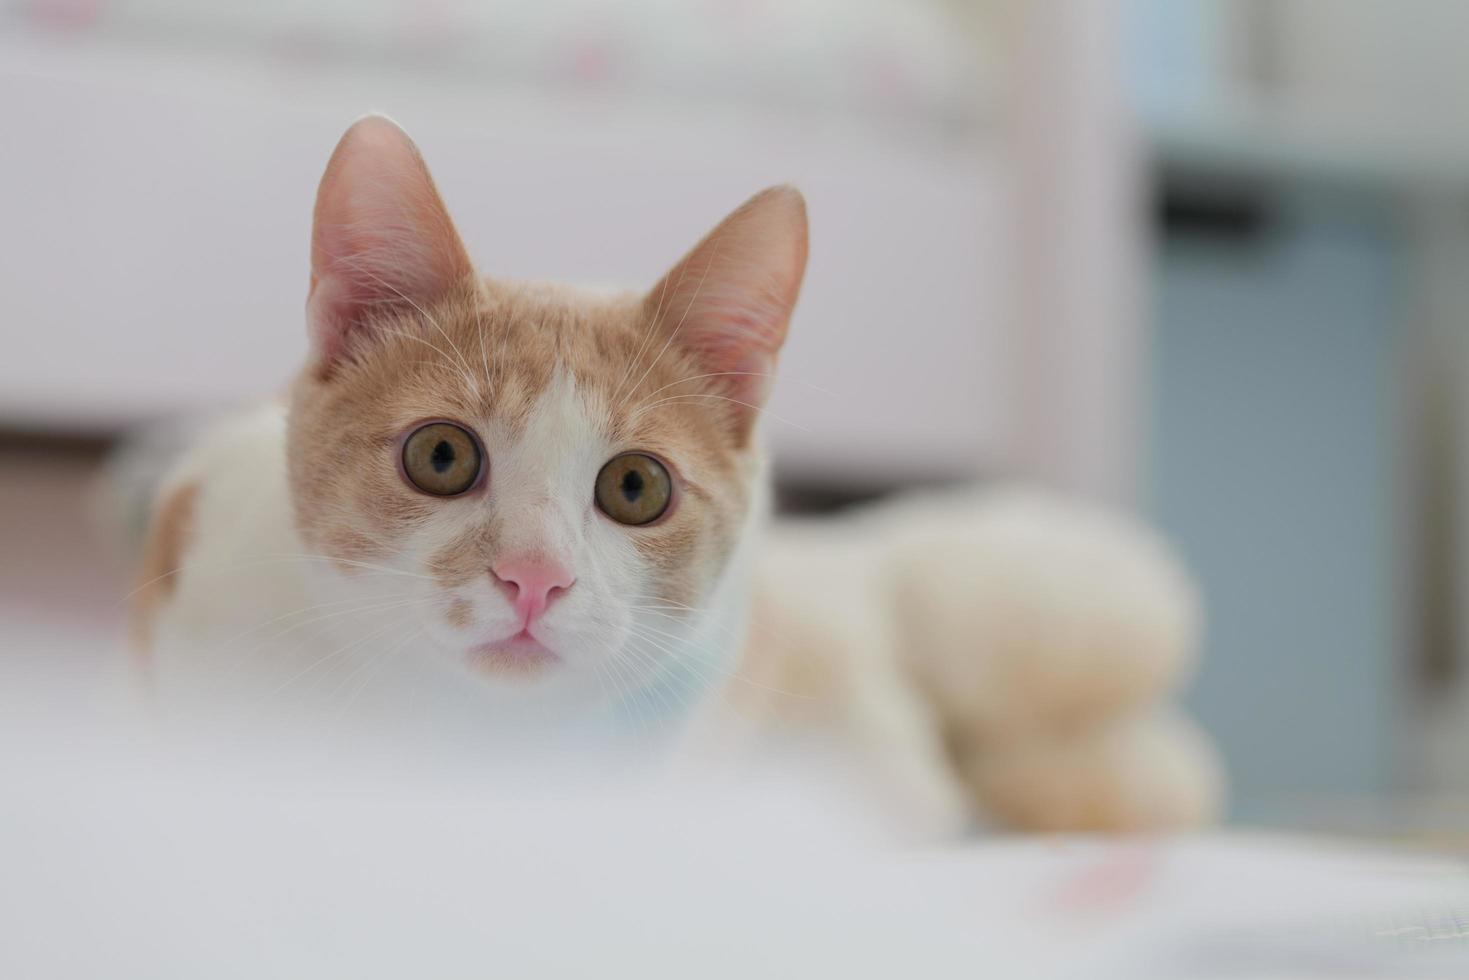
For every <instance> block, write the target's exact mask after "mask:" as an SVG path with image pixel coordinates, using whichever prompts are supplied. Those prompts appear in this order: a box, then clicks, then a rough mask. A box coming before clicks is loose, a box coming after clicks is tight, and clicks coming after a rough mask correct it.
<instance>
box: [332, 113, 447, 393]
mask: <svg viewBox="0 0 1469 980" xmlns="http://www.w3.org/2000/svg"><path fill="white" fill-rule="evenodd" d="M473 274H474V269H473V266H472V265H471V264H470V261H469V256H468V254H467V253H466V252H465V250H464V244H463V243H462V242H461V241H460V239H459V234H458V232H456V231H455V230H454V223H453V222H452V221H451V220H450V219H449V212H448V211H447V210H446V209H445V208H444V202H443V200H442V199H441V198H440V197H439V192H438V190H437V189H436V188H435V187H434V181H433V178H432V177H431V176H429V172H428V167H427V165H425V164H424V162H423V157H422V156H420V155H419V152H418V147H417V146H415V145H414V144H413V141H412V140H411V139H409V138H408V134H407V133H405V132H403V130H402V129H400V128H399V127H398V124H397V123H395V122H393V121H392V120H391V119H388V118H387V117H386V116H365V117H363V118H362V119H359V120H358V121H357V122H356V123H354V124H353V125H352V127H351V128H350V129H348V130H347V132H346V133H345V134H344V135H343V136H342V139H341V141H340V142H338V143H337V148H336V151H335V152H333V153H332V158H331V161H330V162H329V163H328V164H327V166H326V173H325V174H323V175H322V178H321V186H320V188H319V189H318V190H317V192H316V212H315V220H314V221H313V223H312V228H311V292H310V293H309V294H308V296H307V299H306V319H307V323H308V326H309V327H310V331H311V346H312V353H313V355H314V357H315V359H316V363H317V366H318V367H319V368H320V369H321V370H322V371H330V370H331V368H332V367H333V366H334V365H335V364H336V363H337V362H338V361H340V360H341V359H342V358H344V357H348V356H350V355H351V354H352V352H353V351H355V350H358V349H360V348H361V347H362V346H363V345H364V344H367V343H370V342H371V340H372V337H371V329H370V327H371V324H372V322H373V320H374V317H375V316H376V315H377V314H378V313H380V312H381V311H382V310H384V309H392V308H394V307H398V306H401V307H404V308H406V309H409V310H412V309H415V308H417V309H420V310H421V309H422V308H424V307H426V306H428V305H429V304H431V303H433V302H434V301H436V300H437V299H439V298H440V297H441V296H443V295H444V294H445V293H447V292H449V291H450V290H452V289H454V288H456V287H459V286H462V285H463V284H464V283H465V282H466V281H467V280H469V279H470V278H471V277H472V276H473Z"/></svg>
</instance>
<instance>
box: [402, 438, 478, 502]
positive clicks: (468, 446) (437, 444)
mask: <svg viewBox="0 0 1469 980" xmlns="http://www.w3.org/2000/svg"><path fill="white" fill-rule="evenodd" d="M479 471H480V451H479V442H478V441H477V440H476V439H475V438H474V436H472V435H470V433H469V430H468V429H465V428H463V427H462V426H458V425H455V424H454V423H452V422H430V423H429V424H428V425H425V426H422V427H421V428H419V429H417V430H415V431H414V433H413V434H412V435H410V436H409V437H408V439H407V440H406V441H405V442H404V443H403V474H404V475H405V476H406V477H408V482H410V483H412V484H413V485H414V486H415V487H417V488H418V489H420V490H422V491H423V492H424V493H431V494H433V495H434V496H436V497H453V496H455V495H456V494H461V493H463V492H464V491H466V490H468V489H469V488H470V487H472V486H474V484H475V482H476V481H477V480H478V479H479Z"/></svg>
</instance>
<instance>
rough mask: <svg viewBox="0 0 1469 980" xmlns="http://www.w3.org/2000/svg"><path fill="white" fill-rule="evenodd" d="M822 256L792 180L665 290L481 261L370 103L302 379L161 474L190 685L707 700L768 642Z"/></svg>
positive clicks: (165, 557)
mask: <svg viewBox="0 0 1469 980" xmlns="http://www.w3.org/2000/svg"><path fill="white" fill-rule="evenodd" d="M805 262H806V213H805V205H804V202H803V200H802V198H801V196H800V194H798V193H797V192H796V191H794V190H792V189H790V188H785V187H776V188H771V189H769V190H767V191H764V192H762V193H760V194H758V195H756V196H755V197H753V198H751V199H750V200H749V201H747V202H746V203H745V204H744V205H742V206H741V207H740V208H738V209H737V210H736V211H734V212H733V213H732V214H731V215H730V216H729V217H727V218H726V219H725V220H724V221H723V223H721V224H720V225H719V226H718V227H717V228H716V229H715V230H714V231H713V232H712V233H710V235H709V236H708V237H707V238H705V239H704V240H703V241H702V242H700V243H699V244H698V245H697V246H696V247H695V248H694V249H693V250H692V251H690V252H689V253H688V255H686V256H685V257H684V258H683V259H682V260H681V261H679V262H678V263H677V264H675V265H674V266H673V268H672V270H671V271H670V272H669V273H668V274H667V275H666V276H665V277H664V278H663V279H662V280H661V282H659V283H657V284H656V285H654V286H653V287H652V288H651V289H650V290H648V292H647V293H645V294H631V293H630V294H625V295H613V296H605V295H599V294H594V293H590V292H584V291H580V290H577V289H573V288H570V287H564V286H555V285H549V284H539V283H520V282H509V281H504V280H500V279H494V278H490V279H485V278H481V277H480V276H479V275H478V274H477V273H476V271H475V270H474V268H473V267H472V265H471V263H470V261H469V258H468V256H467V255H466V253H465V250H464V246H463V245H462V243H461V241H460V239H459V237H458V235H457V233H456V232H455V229H454V225H453V223H452V222H451V221H450V218H449V215H448V213H447V211H446V210H445V208H444V205H443V203H442V201H441V199H440V197H439V195H438V193H437V191H436V189H435V187H434V184H433V181H432V179H431V178H430V176H429V172H428V170H427V168H426V166H425V165H424V162H423V160H422V158H421V157H420V155H419V153H418V150H417V149H416V147H415V146H414V144H413V143H412V142H411V141H410V140H409V139H408V137H407V136H406V135H405V134H404V133H403V131H402V130H401V129H399V128H398V126H397V125H396V124H394V123H392V122H391V121H389V120H387V119H385V118H382V117H378V116H369V117H367V118H364V119H362V120H360V121H359V122H357V123H356V124H355V125H353V126H352V127H351V129H349V130H348V132H347V133H346V135H344V136H343V137H342V140H341V142H340V143H339V144H338V146H337V148H336V152H335V153H334V154H333V156H332V158H331V161H330V163H329V164H328V166H327V169H326V173H325V175H324V176H323V178H322V181H321V186H320V190H319V192H318V196H317V202H316V211H315V222H314V227H313V232H312V247H311V289H310V294H309V298H308V301H307V323H308V328H309V332H310V339H311V349H310V356H309V361H308V363H307V364H306V365H305V367H304V368H303V370H302V371H301V373H300V375H299V376H298V378H297V379H296V381H295V383H294V385H293V387H292V388H291V391H290V395H289V399H288V401H287V402H286V403H285V404H283V405H275V406H270V407H267V408H265V409H262V410H261V411H259V412H257V413H255V414H253V415H250V416H247V417H245V418H242V419H240V420H238V421H236V422H234V423H231V424H228V425H225V426H223V427H221V428H220V429H219V430H218V431H216V432H215V433H213V434H212V435H210V436H209V437H208V438H206V439H205V440H204V442H203V444H202V445H201V446H199V447H198V448H196V449H195V450H194V451H192V452H191V453H190V454H189V456H188V457H187V458H186V459H185V460H184V461H183V462H182V464H180V465H179V466H178V467H177V469H176V471H175V472H174V473H173V474H172V475H171V477H170V478H169V479H168V481H167V483H166V486H165V487H164V488H163V491H162V493H161V495H160V497H159V501H158V504H157V508H156V512H155V513H156V517H155V520H154V526H153V529H152V531H151V534H150V539H149V543H148V546H147V554H146V560H145V565H146V568H145V570H144V573H143V574H144V579H145V582H146V585H145V587H144V589H143V590H142V592H141V593H140V599H141V607H142V608H141V616H140V625H141V627H142V631H143V633H144V635H145V637H146V643H145V645H146V646H147V648H148V649H149V651H150V657H151V660H152V664H151V670H152V673H153V675H154V678H155V683H156V684H157V685H158V686H159V687H160V688H161V689H162V691H163V693H164V695H165V698H164V700H165V701H168V700H170V698H169V697H168V694H169V692H170V690H171V689H176V688H178V687H179V686H180V685H181V684H187V685H188V692H189V693H188V696H187V697H184V698H177V699H172V700H176V701H188V700H190V699H199V698H200V695H201V692H206V693H209V694H212V695H218V696H219V697H218V698H217V699H214V700H217V701H225V702H228V701H230V700H233V701H234V702H236V703H237V705H239V706H241V707H244V706H246V704H247V702H248V705H249V707H250V708H251V710H255V709H261V710H267V711H269V712H271V713H275V712H277V711H279V710H281V709H282V708H283V707H285V706H287V705H289V704H290V703H291V701H292V700H293V699H304V700H306V701H308V702H309V701H310V700H311V698H312V694H311V693H310V692H311V690H312V689H313V688H314V687H324V688H326V689H327V691H328V693H331V694H333V696H334V697H335V698H336V700H338V701H340V702H341V703H343V704H346V703H347V702H348V701H351V702H352V703H354V705H357V704H361V703H371V702H372V701H373V698H374V696H378V706H379V707H389V706H390V705H389V702H391V701H392V700H393V699H394V698H399V699H401V700H402V702H404V703H406V702H407V701H408V700H409V698H410V696H412V697H415V698H416V697H421V695H422V692H421V691H419V690H418V688H419V687H422V686H424V685H428V686H432V687H436V689H438V690H444V689H454V688H458V689H460V690H462V691H473V692H475V694H474V695H473V696H472V697H471V696H469V695H459V696H460V697H469V698H470V700H471V701H473V700H474V699H475V698H481V697H482V698H483V701H484V704H482V705H481V704H477V703H476V704H468V705H466V707H467V708H468V710H469V711H470V712H471V713H474V712H478V713H480V714H482V715H484V716H485V717H486V718H489V719H492V720H494V721H496V722H509V723H511V724H514V725H519V724H533V723H535V724H539V723H543V722H544V723H549V724H550V725H551V726H552V727H554V726H556V725H557V724H558V723H564V724H566V725H568V726H573V727H575V726H582V725H586V724H600V723H602V722H608V721H615V719H616V718H617V717H618V716H619V715H621V714H625V713H628V712H634V713H636V714H637V715H638V716H639V717H640V718H641V719H644V720H645V719H646V718H647V716H648V715H650V714H652V713H654V712H655V711H659V712H667V713H670V714H672V713H677V712H678V711H680V710H681V709H682V703H684V702H689V703H692V702H695V701H696V700H697V696H698V694H699V693H700V692H701V691H703V690H704V689H706V688H708V687H709V686H710V685H711V684H712V683H713V682H714V681H715V680H717V679H719V678H720V677H721V676H722V675H723V674H724V673H727V672H728V671H729V670H730V665H731V664H732V662H733V661H734V659H735V657H736V655H737V653H738V651H739V648H740V644H741V634H742V626H743V623H744V619H745V609H744V598H743V591H744V581H745V578H746V574H745V572H744V570H743V568H742V565H743V557H742V556H743V553H744V548H743V547H742V546H743V545H744V544H745V543H746V542H747V541H748V539H749V537H750V534H749V532H748V529H749V527H750V525H751V524H752V522H753V521H754V520H755V519H756V516H757V515H758V514H759V513H760V511H761V509H762V502H763V499H764V497H765V481H764V461H763V457H762V455H761V453H760V451H759V447H758V442H757V439H756V431H755V430H756V426H755V423H756V420H757V416H758V414H759V408H760V404H761V403H762V402H763V401H764V398H765V394H766V392H767V390H768V388H769V385H768V380H769V378H770V377H771V376H772V374H773V371H774V366H775V362H776V357H777V354H778V353H779V350H780V348H781V344H782V342H783V340H784V338H785V333H786V327H787V324H788V322H789V319H790V315H791V310H792V308H793V306H794V304H795V302H796V297H797V293H798V291H799V289H800V285H801V279H802V275H803V272H804V268H805ZM359 689H360V693H359ZM204 700H206V701H207V700H210V699H204ZM265 701H269V702H270V703H269V704H264V703H263V702H265ZM396 707H397V708H398V709H399V710H400V711H406V710H407V709H406V708H405V707H404V706H403V704H399V705H397V706H396ZM211 710H212V711H214V712H216V713H217V711H218V707H217V705H216V707H215V708H213V709H211ZM311 710H314V709H311V708H306V709H305V712H303V713H309V712H310V711H311Z"/></svg>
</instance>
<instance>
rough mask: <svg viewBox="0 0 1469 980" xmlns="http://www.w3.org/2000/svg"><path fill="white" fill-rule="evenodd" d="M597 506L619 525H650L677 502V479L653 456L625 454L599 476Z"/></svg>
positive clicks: (615, 459)
mask: <svg viewBox="0 0 1469 980" xmlns="http://www.w3.org/2000/svg"><path fill="white" fill-rule="evenodd" d="M596 495H597V506H598V507H600V508H602V513H604V514H606V515H607V516H608V517H610V518H612V519H613V520H614V521H617V522H618V523H619V524H633V525H637V524H648V523H651V522H652V521H656V520H657V519H658V518H660V517H662V516H663V512H664V511H666V510H667V509H668V504H669V502H670V501H672V500H673V480H672V479H670V478H669V476H668V470H667V469H665V468H664V466H663V464H662V463H660V462H658V461H657V460H656V459H654V458H653V457H652V456H648V455H646V454H644V453H623V454H622V455H621V456H614V457H613V458H612V459H610V460H608V461H607V465H605V466H603V467H602V471H601V472H600V473H598V474H597V491H596Z"/></svg>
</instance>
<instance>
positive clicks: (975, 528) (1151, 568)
mask: <svg viewBox="0 0 1469 980" xmlns="http://www.w3.org/2000/svg"><path fill="white" fill-rule="evenodd" d="M756 581H757V583H758V584H757V591H756V598H755V603H754V608H755V614H754V618H753V622H752V627H751V637H750V643H749V645H748V648H747V654H746V659H745V661H744V662H743V663H742V673H741V676H742V677H744V678H746V679H747V680H748V681H749V683H736V684H733V685H731V686H730V688H729V695H730V697H731V699H732V701H733V703H734V706H735V716H736V717H737V718H744V719H752V720H755V724H754V726H753V729H754V730H752V729H751V728H750V727H747V728H746V729H745V734H746V735H747V736H749V735H754V736H757V737H758V736H761V735H764V734H767V733H769V732H777V733H780V737H783V736H788V735H789V734H791V733H799V732H811V731H816V732H822V733H836V734H837V736H838V737H839V738H840V739H841V740H842V741H844V742H845V743H846V744H848V745H850V746H851V747H853V748H854V749H855V750H856V751H857V753H858V754H859V757H860V758H861V759H862V760H864V763H865V766H866V768H867V770H868V773H869V779H871V780H872V781H873V782H874V783H875V785H876V788H877V790H878V792H879V795H880V796H881V797H883V798H885V799H886V801H887V802H888V803H889V804H891V808H892V809H893V810H894V811H895V812H896V813H897V815H898V816H899V817H900V819H901V820H902V822H903V823H904V824H905V825H906V826H908V827H909V828H910V829H918V830H920V831H927V832H931V833H937V834H948V833H952V832H954V831H957V830H959V829H962V828H963V827H966V826H969V825H970V824H972V823H973V822H975V821H981V822H993V823H997V824H999V825H1001V826H1008V827H1012V828H1020V829H1032V830H1038V829H1043V830H1052V831H1057V830H1071V831H1077V830H1093V831H1095V830H1167V829H1176V828H1180V827H1188V826H1194V825H1197V824H1199V823H1202V822H1205V821H1207V820H1209V819H1211V818H1213V817H1214V816H1216V815H1217V813H1218V812H1219V809H1220V806H1221V802H1222V791H1223V779H1222V771H1221V768H1220V765H1219V761H1218V759H1217V756H1216V755H1215V753H1214V750H1213V747H1212V745H1211V744H1210V743H1209V741H1208V739H1207V737H1206V736H1204V735H1203V733H1201V732H1199V731H1198V730H1197V729H1196V728H1195V727H1194V726H1193V724H1192V723H1191V722H1190V721H1189V720H1188V719H1187V718H1186V717H1184V716H1183V714H1182V713H1181V712H1180V711H1179V710H1178V709H1177V708H1176V707H1175V706H1174V705H1173V704H1172V703H1171V701H1172V695H1173V693H1174V691H1175V690H1176V689H1177V687H1178V686H1179V684H1180V682H1181V681H1182V680H1183V678H1184V677H1186V676H1187V674H1188V672H1189V670H1190V668H1191V667H1192V665H1193V663H1194V661H1195V659H1196V657H1197V653H1198V649H1197V647H1198V640H1199V632H1200V629H1199V620H1200V611H1199V602H1198V599H1197V596H1196V594H1195V592H1194V588H1193V585H1192V583H1191V582H1190V580H1189V578H1188V576H1187V575H1186V574H1185V572H1184V571H1183V569H1182V568H1181V566H1180V565H1179V564H1178V562H1177V560H1176V559H1175V558H1174V557H1173V555H1172V554H1171V552H1170V550H1169V549H1168V548H1167V547H1166V545H1165V544H1164V543H1163V542H1162V541H1161V540H1160V539H1159V537H1158V536H1157V535H1155V534H1153V533H1152V532H1150V531H1149V530H1148V529H1147V528H1145V527H1143V526H1141V525H1140V524H1138V523H1136V522H1134V521H1130V520H1127V519H1125V518H1124V517H1122V516H1120V515H1117V514H1113V513H1110V512H1107V511H1106V510H1104V509H1101V508H1098V507H1095V506H1091V505H1087V504H1084V503H1082V502H1080V501H1075V500H1068V499H1064V498H1062V497H1060V496H1058V495H1055V494H1051V493H1047V492H1043V491H1039V490H1034V489H1026V488H1016V487H1007V488H1000V489H980V490H974V489H970V490H962V491H951V492H948V493H944V494H918V495H910V496H906V497H901V498H899V499H898V500H896V501H893V502H885V503H882V504H879V505H876V506H873V507H868V508H861V509H858V510H856V511H854V512H852V513H850V514H843V515H839V516H837V517H833V518H821V519H814V520H800V521H784V522H778V523H777V524H776V525H775V526H774V527H773V528H772V530H771V533H770V534H769V535H768V536H767V540H766V541H765V544H764V547H763V548H762V551H761V554H760V555H759V557H758V561H757V570H756Z"/></svg>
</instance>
